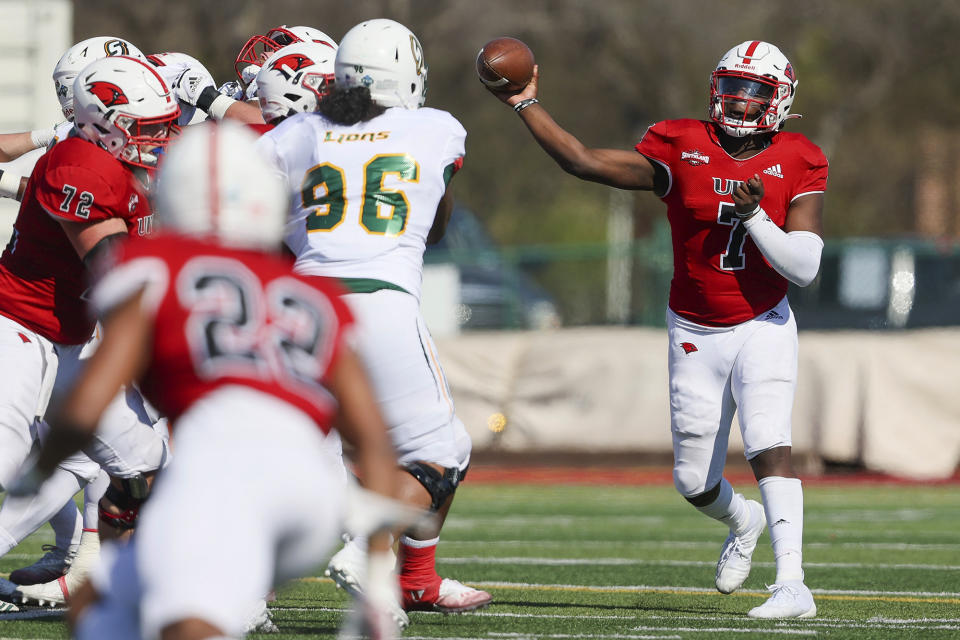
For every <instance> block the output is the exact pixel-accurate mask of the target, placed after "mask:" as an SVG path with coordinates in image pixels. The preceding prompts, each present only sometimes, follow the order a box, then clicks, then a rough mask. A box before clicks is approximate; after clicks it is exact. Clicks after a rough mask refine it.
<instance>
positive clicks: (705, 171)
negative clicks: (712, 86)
mask: <svg viewBox="0 0 960 640" xmlns="http://www.w3.org/2000/svg"><path fill="white" fill-rule="evenodd" d="M636 150H637V151H639V152H640V153H642V154H643V155H644V156H646V157H647V158H649V159H650V160H652V161H654V162H656V163H658V164H660V165H662V166H663V167H664V168H665V169H666V170H667V173H668V174H669V177H670V183H669V186H668V188H667V193H666V194H665V195H664V196H663V197H662V198H661V199H662V200H663V201H664V202H665V203H666V204H667V217H668V219H669V220H670V229H671V233H672V235H673V281H672V282H671V283H670V308H671V309H672V310H673V311H674V312H675V313H676V314H677V315H680V316H682V317H684V318H687V319H688V320H691V321H693V322H696V323H698V324H703V325H710V326H730V325H734V324H739V323H741V322H745V321H747V320H749V319H751V318H754V317H756V316H757V315H759V314H761V313H763V312H764V311H768V310H769V309H771V308H773V307H774V306H776V304H777V303H778V302H780V300H781V299H783V297H784V296H785V295H786V293H787V285H788V283H787V280H786V278H784V277H783V276H781V275H780V274H779V273H777V272H776V271H775V270H774V269H773V267H771V266H770V265H769V264H768V263H767V261H766V259H765V258H764V257H763V255H762V254H761V253H760V250H759V249H758V248H757V246H756V245H755V244H754V243H753V240H752V239H751V238H750V237H749V235H748V234H747V230H746V229H745V228H744V227H743V225H742V224H740V220H739V218H737V215H736V213H734V202H733V195H732V194H733V191H734V189H735V188H736V186H737V184H739V183H740V182H744V181H746V180H747V179H748V178H750V177H752V176H753V174H754V173H756V174H758V175H759V176H760V178H761V179H762V180H763V187H764V195H763V200H762V201H761V203H760V204H761V206H762V207H763V209H764V211H766V212H767V215H768V216H770V219H771V220H773V221H774V223H776V224H777V225H778V226H780V227H781V228H782V227H783V226H784V223H785V220H786V215H787V209H788V208H789V207H790V203H791V202H793V200H795V199H796V198H798V197H800V196H802V195H806V194H811V193H823V192H824V191H825V190H826V188H827V159H826V157H825V156H824V155H823V152H822V151H821V150H820V148H819V147H817V146H816V145H815V144H813V143H812V142H810V141H809V140H808V139H807V138H806V137H804V136H803V135H801V134H799V133H790V132H786V131H781V132H778V133H776V134H775V135H774V136H773V138H772V140H771V142H770V146H768V147H767V148H766V149H764V150H763V151H761V152H760V153H758V154H756V155H755V156H753V157H751V158H747V159H745V160H738V159H735V158H732V157H731V156H730V155H729V154H727V152H726V151H724V150H723V148H722V147H721V146H720V143H719V141H718V139H717V134H716V130H715V129H714V126H713V124H712V123H710V122H705V121H702V120H666V121H664V122H658V123H657V124H655V125H653V126H651V127H650V128H649V129H647V132H646V133H645V134H644V136H643V139H642V140H641V141H640V143H639V144H638V145H637V146H636Z"/></svg>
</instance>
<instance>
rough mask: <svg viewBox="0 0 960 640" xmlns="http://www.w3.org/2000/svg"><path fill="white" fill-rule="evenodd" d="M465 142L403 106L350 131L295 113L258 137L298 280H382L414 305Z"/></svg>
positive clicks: (440, 120) (454, 124) (441, 120)
mask: <svg viewBox="0 0 960 640" xmlns="http://www.w3.org/2000/svg"><path fill="white" fill-rule="evenodd" d="M465 139H466V131H465V130H464V128H463V126H462V125H461V124H460V123H459V122H458V121H457V120H456V119H455V118H454V117H453V116H451V115H450V114H449V113H447V112H446V111H440V110H438V109H430V108H421V109H402V108H399V107H394V108H391V109H387V110H386V111H385V112H384V113H383V114H381V115H379V116H377V117H375V118H372V119H370V120H368V121H365V122H359V123H357V124H355V125H351V126H346V125H337V124H334V123H332V122H329V121H328V120H326V119H324V118H323V117H322V116H321V115H319V114H315V113H310V114H300V115H296V116H292V117H290V118H288V119H286V120H284V121H283V122H282V123H280V124H279V125H278V126H277V127H276V128H275V129H274V130H273V131H270V132H268V133H266V134H264V135H263V136H262V137H261V138H260V140H259V141H258V146H259V147H260V149H261V150H262V151H263V152H264V153H265V154H266V156H267V158H268V159H269V161H270V162H271V163H272V164H273V165H274V166H275V167H277V170H278V172H279V173H280V175H281V176H282V177H283V178H284V179H285V180H286V181H287V182H288V185H289V188H290V194H291V201H290V214H289V217H288V218H287V228H286V237H285V241H286V243H287V246H288V247H290V249H291V251H293V253H294V254H295V255H296V256H297V264H296V270H297V272H298V273H303V274H308V275H319V276H328V277H335V278H349V279H361V280H362V279H368V280H379V281H383V282H386V283H390V284H391V285H394V286H396V287H400V288H401V289H403V290H405V291H407V292H408V293H411V294H412V295H414V296H415V297H416V298H417V299H419V298H420V287H421V279H422V276H423V273H422V272H423V252H424V250H425V249H426V239H427V234H428V233H429V232H430V228H431V227H432V225H433V220H434V217H435V215H436V212H437V205H438V204H439V202H440V198H441V197H443V194H444V192H445V190H446V187H447V184H448V182H449V180H450V178H451V177H452V176H453V174H454V173H455V172H456V171H457V170H458V169H459V168H460V166H461V165H462V162H463V160H462V159H463V156H464V153H465V150H464V141H465Z"/></svg>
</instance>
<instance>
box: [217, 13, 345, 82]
mask: <svg viewBox="0 0 960 640" xmlns="http://www.w3.org/2000/svg"><path fill="white" fill-rule="evenodd" d="M297 42H312V43H314V44H318V45H321V46H324V47H327V48H328V49H330V51H331V52H335V51H336V50H337V41H336V40H334V39H333V38H331V37H330V36H328V35H327V34H325V33H324V32H323V31H320V30H319V29H314V28H313V27H303V26H299V27H288V26H287V25H285V24H284V25H280V26H279V27H274V28H273V29H270V31H267V33H266V35H255V36H252V37H251V38H250V39H249V40H247V43H246V44H245V45H243V48H242V49H240V53H239V54H237V60H236V62H234V65H233V68H234V69H235V70H236V72H237V78H239V79H240V81H241V82H242V83H243V85H244V86H246V85H248V84H250V81H251V79H252V77H253V76H255V75H256V72H255V71H253V70H251V69H249V67H250V66H251V65H253V66H254V67H260V66H261V65H262V64H263V63H264V61H265V60H266V59H267V58H269V57H270V56H271V55H273V54H274V53H275V52H276V51H278V50H279V49H281V48H283V47H286V46H287V45H291V44H295V43H297ZM244 70H247V74H246V75H247V77H244Z"/></svg>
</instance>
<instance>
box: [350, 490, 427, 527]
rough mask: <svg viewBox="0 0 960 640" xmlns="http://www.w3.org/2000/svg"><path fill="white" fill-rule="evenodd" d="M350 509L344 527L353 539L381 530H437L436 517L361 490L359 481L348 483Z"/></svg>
mask: <svg viewBox="0 0 960 640" xmlns="http://www.w3.org/2000/svg"><path fill="white" fill-rule="evenodd" d="M346 494H347V500H346V504H347V510H346V514H345V515H344V528H345V529H346V531H347V533H349V534H350V535H353V536H358V535H359V536H369V535H371V534H372V533H375V532H377V531H384V530H388V529H401V528H402V529H405V530H409V531H419V530H433V529H435V528H436V526H437V524H436V522H437V520H436V514H433V513H430V512H429V511H425V510H423V509H418V508H416V507H412V506H410V505H407V504H404V503H402V502H399V501H398V500H392V499H390V498H388V497H386V496H383V495H380V494H379V493H374V492H373V491H369V490H367V489H364V488H363V487H361V486H360V485H359V484H358V483H357V482H356V481H351V482H348V483H347V487H346Z"/></svg>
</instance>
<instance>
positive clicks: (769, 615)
mask: <svg viewBox="0 0 960 640" xmlns="http://www.w3.org/2000/svg"><path fill="white" fill-rule="evenodd" d="M767 589H769V590H770V591H772V592H773V595H772V596H770V598H769V599H768V600H767V601H766V602H764V603H763V604H762V605H760V606H759V607H754V608H753V609H750V611H749V612H748V613H747V615H748V616H749V617H751V618H764V619H777V618H813V617H815V616H816V615H817V605H816V604H815V603H814V602H813V594H812V593H810V589H808V588H807V585H805V584H803V581H802V580H784V581H783V583H781V584H772V585H770V586H769V587H767Z"/></svg>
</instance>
